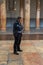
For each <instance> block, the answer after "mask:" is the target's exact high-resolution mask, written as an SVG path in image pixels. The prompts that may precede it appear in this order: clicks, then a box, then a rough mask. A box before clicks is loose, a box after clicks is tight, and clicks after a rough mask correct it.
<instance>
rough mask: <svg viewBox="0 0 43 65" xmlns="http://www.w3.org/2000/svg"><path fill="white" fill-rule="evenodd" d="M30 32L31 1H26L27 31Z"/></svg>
mask: <svg viewBox="0 0 43 65" xmlns="http://www.w3.org/2000/svg"><path fill="white" fill-rule="evenodd" d="M29 30H30V0H25V31H29Z"/></svg>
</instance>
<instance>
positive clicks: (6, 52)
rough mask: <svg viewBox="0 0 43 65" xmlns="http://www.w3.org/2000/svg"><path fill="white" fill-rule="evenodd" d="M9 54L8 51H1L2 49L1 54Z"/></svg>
mask: <svg viewBox="0 0 43 65" xmlns="http://www.w3.org/2000/svg"><path fill="white" fill-rule="evenodd" d="M8 53H9V52H8V51H7V50H1V49H0V54H8Z"/></svg>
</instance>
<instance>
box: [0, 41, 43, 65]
mask: <svg viewBox="0 0 43 65" xmlns="http://www.w3.org/2000/svg"><path fill="white" fill-rule="evenodd" d="M13 43H14V41H13V40H5V41H4V40H3V41H0V65H43V40H24V41H23V40H22V42H21V48H22V49H23V52H21V53H19V55H14V54H13Z"/></svg>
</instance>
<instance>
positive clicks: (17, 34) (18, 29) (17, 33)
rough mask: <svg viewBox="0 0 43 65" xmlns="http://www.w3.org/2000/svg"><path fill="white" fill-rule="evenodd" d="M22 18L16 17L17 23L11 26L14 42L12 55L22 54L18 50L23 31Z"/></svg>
mask: <svg viewBox="0 0 43 65" xmlns="http://www.w3.org/2000/svg"><path fill="white" fill-rule="evenodd" d="M21 22H22V18H21V17H18V18H17V21H16V22H15V23H14V25H13V35H14V38H15V42H14V54H16V55H19V53H17V51H19V52H22V50H21V49H20V43H21V37H22V31H23V25H21Z"/></svg>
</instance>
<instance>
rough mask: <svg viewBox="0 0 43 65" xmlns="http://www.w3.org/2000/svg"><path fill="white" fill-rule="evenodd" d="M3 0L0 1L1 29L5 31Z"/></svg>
mask: <svg viewBox="0 0 43 65" xmlns="http://www.w3.org/2000/svg"><path fill="white" fill-rule="evenodd" d="M5 3H6V2H5V0H3V1H2V3H1V30H2V31H5V30H6V5H5Z"/></svg>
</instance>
